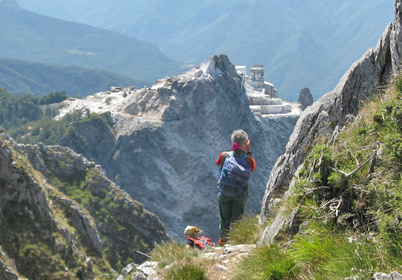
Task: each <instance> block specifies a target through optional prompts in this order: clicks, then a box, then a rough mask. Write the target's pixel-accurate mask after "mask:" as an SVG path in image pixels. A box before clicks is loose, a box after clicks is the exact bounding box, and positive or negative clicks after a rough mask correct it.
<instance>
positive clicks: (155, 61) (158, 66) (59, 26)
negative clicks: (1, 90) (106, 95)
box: [0, 0, 183, 91]
mask: <svg viewBox="0 0 402 280" xmlns="http://www.w3.org/2000/svg"><path fill="white" fill-rule="evenodd" d="M10 3H11V4H10ZM12 3H13V1H11V0H9V1H5V0H3V1H1V2H0V26H2V28H1V29H0V56H1V57H3V58H11V59H18V60H26V61H34V62H39V63H45V64H52V65H59V66H79V67H85V68H91V69H96V70H103V71H109V72H113V73H117V74H119V75H125V76H128V77H130V78H133V79H136V80H142V81H145V82H147V83H149V84H151V83H153V82H154V81H155V80H157V79H159V78H161V77H162V78H163V77H165V76H169V75H175V74H177V73H179V72H182V71H183V70H182V69H180V65H179V63H177V62H175V61H173V60H171V59H169V58H167V57H166V56H165V55H163V54H162V53H161V52H160V51H159V49H158V47H157V46H155V45H152V44H150V43H147V42H144V41H141V40H137V39H134V38H132V37H128V36H125V35H121V34H118V33H115V32H112V31H107V30H102V29H99V28H95V27H91V26H88V25H85V24H80V23H74V22H68V21H63V20H59V19H54V18H50V17H47V16H43V15H39V14H36V13H34V12H30V11H27V10H24V9H19V8H18V5H16V4H15V5H12ZM74 71H77V69H76V70H74ZM38 74H39V73H38ZM35 82H39V83H40V81H35ZM85 82H88V81H84V82H83V83H85ZM92 82H93V81H92ZM77 87H81V84H77ZM9 89H10V91H12V89H11V88H9ZM60 90H66V89H63V88H62V89H60Z"/></svg>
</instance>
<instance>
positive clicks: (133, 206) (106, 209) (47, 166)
mask: <svg viewBox="0 0 402 280" xmlns="http://www.w3.org/2000/svg"><path fill="white" fill-rule="evenodd" d="M0 188H1V193H2V195H1V197H0V232H1V236H2V238H1V240H0V278H1V279H6V280H8V279H25V278H24V277H26V278H28V279H77V278H79V279H94V278H97V277H101V278H102V277H107V278H109V277H114V275H116V272H115V270H114V269H119V268H121V265H125V264H127V263H128V262H130V261H136V262H140V261H143V260H144V259H143V256H141V255H137V254H135V252H134V251H135V250H140V251H145V252H147V251H149V250H151V249H152V247H153V245H154V242H161V241H163V240H168V237H167V235H166V234H165V231H164V227H163V225H162V224H161V223H160V221H159V220H158V219H157V218H156V216H155V215H153V214H151V213H150V212H148V211H147V210H145V209H144V207H143V205H142V204H140V203H138V202H136V201H134V200H132V199H131V197H130V196H129V195H128V194H127V193H125V192H124V191H122V190H121V189H120V188H119V187H118V186H116V185H115V184H114V183H112V182H111V181H110V180H108V179H107V178H106V177H105V176H104V175H103V174H102V173H101V172H100V170H99V169H98V167H96V166H95V164H94V163H93V162H90V161H88V160H87V159H85V158H84V157H82V156H81V155H78V154H76V153H74V152H73V151H72V150H71V149H68V148H63V147H60V146H45V145H43V144H39V145H23V144H16V143H15V142H14V141H13V140H12V139H11V138H9V136H8V135H7V134H5V133H1V135H0ZM106 275H108V276H106Z"/></svg>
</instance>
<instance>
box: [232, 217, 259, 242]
mask: <svg viewBox="0 0 402 280" xmlns="http://www.w3.org/2000/svg"><path fill="white" fill-rule="evenodd" d="M263 230H264V227H263V226H262V225H261V224H260V223H259V216H258V215H245V216H243V217H242V219H241V220H239V221H236V222H235V223H234V224H233V228H232V229H231V230H230V232H229V240H230V243H231V244H255V243H256V242H257V240H258V239H259V238H260V237H261V234H262V232H263Z"/></svg>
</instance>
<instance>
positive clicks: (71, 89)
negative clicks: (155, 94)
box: [0, 58, 146, 97]
mask: <svg viewBox="0 0 402 280" xmlns="http://www.w3.org/2000/svg"><path fill="white" fill-rule="evenodd" d="M144 85H146V83H145V82H142V81H138V80H135V79H132V78H129V77H125V76H122V75H118V74H114V73H110V72H106V71H101V70H93V69H86V68H82V67H77V66H68V67H67V66H64V67H63V66H54V65H47V64H42V63H37V62H29V61H23V60H16V59H9V58H0V86H1V87H4V88H6V89H7V90H8V91H9V92H12V93H14V94H20V93H28V94H33V95H41V94H44V93H49V92H57V91H62V90H64V91H65V92H66V93H67V94H68V95H70V96H79V97H82V96H85V95H90V94H94V93H97V92H99V91H105V90H108V89H110V87H111V86H119V87H120V86H137V87H142V86H144Z"/></svg>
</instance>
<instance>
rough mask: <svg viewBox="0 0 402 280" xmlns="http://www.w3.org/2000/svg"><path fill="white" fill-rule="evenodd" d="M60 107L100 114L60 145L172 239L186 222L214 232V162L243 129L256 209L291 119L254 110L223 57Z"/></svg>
mask: <svg viewBox="0 0 402 280" xmlns="http://www.w3.org/2000/svg"><path fill="white" fill-rule="evenodd" d="M122 96H124V97H122ZM65 105H66V107H65V108H64V109H62V111H61V114H60V116H62V115H63V114H65V113H69V112H72V111H74V110H81V111H86V110H88V111H90V112H91V113H100V114H102V116H103V117H102V118H101V119H102V120H98V121H97V122H94V120H93V119H91V120H89V121H82V122H80V123H79V124H77V125H75V129H76V133H77V135H79V137H65V138H63V139H62V141H61V142H62V144H63V145H67V146H69V147H71V148H73V149H74V150H76V151H80V152H82V153H83V154H84V155H85V156H86V157H88V158H91V159H94V160H95V161H96V162H97V163H99V164H101V165H102V168H104V169H105V172H106V174H107V175H108V177H109V178H111V179H112V180H113V181H114V182H116V183H117V184H118V185H120V186H121V187H122V188H123V189H124V190H126V191H127V192H128V193H129V194H130V195H132V197H133V198H134V199H136V200H138V201H140V202H142V203H144V205H145V206H146V207H147V209H149V210H150V211H152V212H153V213H155V214H157V216H158V217H160V219H161V220H162V222H163V223H164V224H165V226H166V228H167V231H168V233H169V234H170V235H171V236H172V237H174V238H177V239H180V238H183V230H184V228H185V227H186V226H187V225H188V224H194V225H197V226H198V227H200V228H201V229H203V230H204V232H205V234H207V235H208V236H211V237H212V238H217V237H218V208H217V200H216V193H217V190H216V181H217V177H218V167H217V165H216V164H215V161H216V160H217V158H218V156H219V153H220V152H222V151H225V150H228V149H230V147H231V142H230V135H231V133H232V131H233V130H235V129H239V128H241V129H244V130H246V131H247V133H248V134H249V136H250V139H251V143H252V144H251V145H252V150H253V152H254V157H255V159H256V161H257V169H256V171H255V172H254V173H253V176H252V178H251V181H250V198H249V201H248V204H247V207H248V210H247V211H249V212H250V211H259V210H260V209H261V199H262V197H263V193H264V190H265V184H266V181H267V180H268V174H269V171H270V169H271V168H272V166H273V163H274V162H275V160H276V158H277V157H278V156H279V155H280V154H281V153H283V151H284V148H285V146H284V144H285V143H286V142H287V141H288V138H289V136H290V133H291V131H292V130H293V127H294V124H295V122H296V120H297V118H298V115H297V114H296V115H290V114H288V115H284V114H282V115H278V114H277V115H273V116H261V115H255V114H254V113H253V112H252V111H251V110H250V107H249V100H248V96H247V94H246V92H245V88H244V86H242V79H241V77H240V76H239V75H238V74H237V72H236V70H235V67H234V65H232V64H231V63H230V61H229V59H228V57H227V56H225V55H220V56H214V57H211V58H210V59H207V60H206V61H205V62H204V63H202V64H201V65H200V66H199V67H196V68H194V69H192V70H190V71H188V72H186V73H184V74H182V75H180V76H177V77H167V78H165V79H161V80H158V81H157V82H156V83H155V84H154V85H153V86H152V87H149V88H144V89H140V90H132V89H120V91H115V92H104V93H98V94H96V95H94V96H90V97H87V98H85V99H83V100H69V101H66V102H65ZM60 116H59V117H60ZM95 136H96V137H95ZM79 139H84V141H81V142H80V140H79ZM82 142H85V143H87V144H84V145H82V144H81V143H82ZM83 147H84V148H83Z"/></svg>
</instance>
